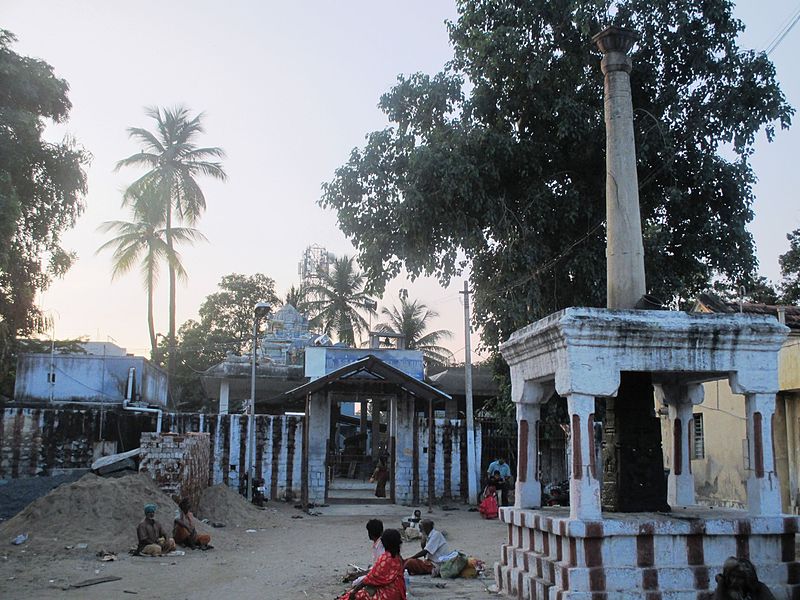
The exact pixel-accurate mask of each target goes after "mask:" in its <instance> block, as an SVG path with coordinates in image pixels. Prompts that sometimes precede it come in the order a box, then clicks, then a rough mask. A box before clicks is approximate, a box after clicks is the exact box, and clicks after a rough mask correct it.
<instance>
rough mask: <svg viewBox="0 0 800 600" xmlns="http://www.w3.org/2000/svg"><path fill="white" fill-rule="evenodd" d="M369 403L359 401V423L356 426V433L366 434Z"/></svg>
mask: <svg viewBox="0 0 800 600" xmlns="http://www.w3.org/2000/svg"><path fill="white" fill-rule="evenodd" d="M368 406H369V401H368V400H361V414H360V415H359V416H360V421H359V424H358V433H361V434H365V433H367V416H368V414H369V409H368Z"/></svg>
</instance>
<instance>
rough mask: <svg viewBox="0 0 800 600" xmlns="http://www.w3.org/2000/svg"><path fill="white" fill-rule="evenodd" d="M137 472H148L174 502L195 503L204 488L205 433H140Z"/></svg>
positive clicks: (207, 446) (207, 453) (206, 473)
mask: <svg viewBox="0 0 800 600" xmlns="http://www.w3.org/2000/svg"><path fill="white" fill-rule="evenodd" d="M140 447H141V449H142V458H141V462H140V463H139V472H144V473H148V474H149V475H150V476H152V477H153V479H154V480H155V482H156V484H158V487H160V488H161V490H162V491H163V492H164V493H165V494H167V495H169V496H171V497H172V498H173V500H175V501H176V502H178V501H180V499H181V498H189V500H190V501H191V503H192V506H197V504H198V503H199V501H200V493H201V492H202V491H203V490H204V489H205V488H206V487H208V482H209V468H208V467H209V459H210V444H209V436H208V434H207V433H185V434H179V433H143V434H142V438H141V446H140Z"/></svg>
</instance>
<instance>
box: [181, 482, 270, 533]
mask: <svg viewBox="0 0 800 600" xmlns="http://www.w3.org/2000/svg"><path fill="white" fill-rule="evenodd" d="M197 517H198V518H200V519H208V521H209V523H224V524H225V525H226V526H227V527H255V526H256V525H258V524H260V523H261V521H262V520H263V519H264V511H263V510H261V509H260V508H257V507H256V506H254V505H252V504H250V503H249V502H247V500H246V499H245V498H244V496H241V495H240V494H238V493H236V491H234V490H232V489H231V488H229V487H228V486H227V485H225V484H224V483H221V484H219V485H215V486H212V487H209V488H206V489H205V490H203V493H202V495H201V496H200V503H199V505H198V506H197Z"/></svg>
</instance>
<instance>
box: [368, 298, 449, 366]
mask: <svg viewBox="0 0 800 600" xmlns="http://www.w3.org/2000/svg"><path fill="white" fill-rule="evenodd" d="M381 314H382V315H383V316H385V317H386V319H387V320H386V322H383V323H378V324H377V325H376V326H375V329H376V330H378V331H381V330H382V331H391V332H393V333H399V334H401V335H403V336H405V342H406V348H408V349H409V350H420V351H421V352H422V356H423V357H424V358H425V361H426V362H427V363H428V364H429V365H440V366H445V365H448V364H449V363H450V362H451V361H452V359H453V353H452V352H450V350H448V349H447V348H445V347H443V346H440V345H439V343H440V342H441V341H442V340H445V339H450V338H452V337H453V332H452V331H448V330H447V329H437V330H435V331H427V329H428V327H429V325H430V322H431V321H432V320H433V319H435V318H437V317H438V316H439V313H437V312H436V311H435V310H431V309H429V308H428V307H427V305H425V304H423V303H422V302H418V301H417V300H409V299H408V298H407V297H406V296H402V295H401V296H400V306H399V307H398V306H393V307H392V308H391V310H390V309H388V308H386V307H384V308H383V309H382V310H381Z"/></svg>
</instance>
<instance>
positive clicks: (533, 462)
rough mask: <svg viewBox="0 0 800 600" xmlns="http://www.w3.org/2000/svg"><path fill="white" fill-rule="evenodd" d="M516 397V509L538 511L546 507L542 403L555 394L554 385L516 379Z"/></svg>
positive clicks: (513, 389) (514, 393) (513, 384)
mask: <svg viewBox="0 0 800 600" xmlns="http://www.w3.org/2000/svg"><path fill="white" fill-rule="evenodd" d="M512 381H513V383H512V391H511V393H512V397H513V399H514V404H515V406H516V408H517V432H518V433H517V444H518V445H517V479H516V482H515V483H514V498H515V500H514V506H515V507H516V508H538V507H540V506H541V505H542V482H541V480H540V479H539V414H540V412H541V404H542V402H544V401H545V400H547V399H548V398H549V397H550V396H551V395H552V394H553V387H552V385H549V386H547V385H543V384H539V383H534V382H532V381H519V380H517V379H516V378H514V377H513V376H512Z"/></svg>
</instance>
